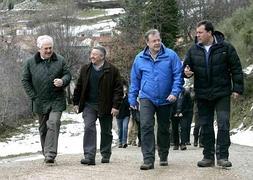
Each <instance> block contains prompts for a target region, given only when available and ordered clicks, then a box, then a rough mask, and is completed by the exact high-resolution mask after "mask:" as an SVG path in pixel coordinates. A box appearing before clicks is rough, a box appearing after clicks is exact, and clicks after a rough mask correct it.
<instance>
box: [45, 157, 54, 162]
mask: <svg viewBox="0 0 253 180" xmlns="http://www.w3.org/2000/svg"><path fill="white" fill-rule="evenodd" d="M44 161H45V163H46V164H54V163H55V160H54V159H53V158H50V157H46V158H45V160H44Z"/></svg>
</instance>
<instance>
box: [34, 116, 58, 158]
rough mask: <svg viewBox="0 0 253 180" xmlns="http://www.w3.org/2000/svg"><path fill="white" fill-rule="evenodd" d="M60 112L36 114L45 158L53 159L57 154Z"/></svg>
mask: <svg viewBox="0 0 253 180" xmlns="http://www.w3.org/2000/svg"><path fill="white" fill-rule="evenodd" d="M61 114H62V112H49V113H46V114H38V116H39V132H40V143H41V148H42V153H43V155H44V156H45V157H47V158H52V159H55V157H56V155H57V148H58V137H59V131H60V125H61V121H60V119H61Z"/></svg>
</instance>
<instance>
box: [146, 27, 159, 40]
mask: <svg viewBox="0 0 253 180" xmlns="http://www.w3.org/2000/svg"><path fill="white" fill-rule="evenodd" d="M150 34H152V35H154V34H159V35H160V32H159V31H158V30H157V29H150V30H148V31H147V32H146V33H145V40H146V41H148V37H149V35H150Z"/></svg>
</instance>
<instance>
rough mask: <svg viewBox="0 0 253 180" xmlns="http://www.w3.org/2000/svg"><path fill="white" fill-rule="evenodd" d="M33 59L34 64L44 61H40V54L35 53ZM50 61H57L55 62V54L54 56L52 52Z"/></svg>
mask: <svg viewBox="0 0 253 180" xmlns="http://www.w3.org/2000/svg"><path fill="white" fill-rule="evenodd" d="M34 58H35V61H36V63H40V62H42V61H44V60H43V59H41V56H40V52H37V53H36V54H35V56H34ZM50 60H51V61H57V60H58V59H57V56H56V54H55V53H54V52H53V54H52V56H51V58H50Z"/></svg>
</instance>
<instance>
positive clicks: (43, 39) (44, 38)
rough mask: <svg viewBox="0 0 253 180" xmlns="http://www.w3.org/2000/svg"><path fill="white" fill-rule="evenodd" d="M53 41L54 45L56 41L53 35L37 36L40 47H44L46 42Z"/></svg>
mask: <svg viewBox="0 0 253 180" xmlns="http://www.w3.org/2000/svg"><path fill="white" fill-rule="evenodd" d="M46 42H47V43H48V42H49V43H51V44H52V46H53V45H54V41H53V38H52V37H51V36H48V35H43V36H39V37H38V38H37V47H38V48H41V47H42V45H43V44H44V43H46Z"/></svg>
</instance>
